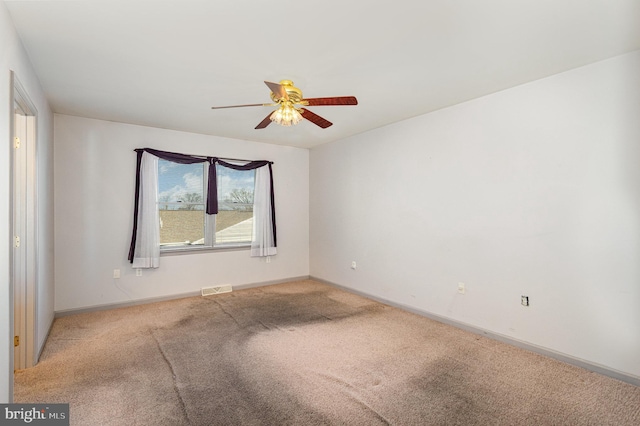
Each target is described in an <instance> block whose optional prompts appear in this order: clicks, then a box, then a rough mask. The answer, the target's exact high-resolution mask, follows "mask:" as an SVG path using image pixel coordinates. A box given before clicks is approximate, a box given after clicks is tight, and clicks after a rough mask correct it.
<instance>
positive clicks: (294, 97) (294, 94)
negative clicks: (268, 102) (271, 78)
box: [271, 80, 303, 104]
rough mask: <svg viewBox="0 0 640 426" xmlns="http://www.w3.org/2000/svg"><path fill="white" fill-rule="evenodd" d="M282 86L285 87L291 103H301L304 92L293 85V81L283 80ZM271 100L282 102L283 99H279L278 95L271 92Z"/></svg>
mask: <svg viewBox="0 0 640 426" xmlns="http://www.w3.org/2000/svg"><path fill="white" fill-rule="evenodd" d="M280 85H281V86H282V87H284V90H285V91H286V92H287V96H289V101H291V102H292V103H294V104H295V103H299V102H300V101H301V100H302V99H303V98H302V90H300V89H298V88H297V87H295V86H294V85H293V81H291V80H282V81H280ZM271 99H272V100H273V101H274V102H280V101H282V99H278V98H277V97H276V95H275V94H274V93H273V92H271Z"/></svg>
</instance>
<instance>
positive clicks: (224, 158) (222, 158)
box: [133, 148, 274, 164]
mask: <svg viewBox="0 0 640 426" xmlns="http://www.w3.org/2000/svg"><path fill="white" fill-rule="evenodd" d="M138 149H144V148H136V149H134V150H133V152H137V150H138ZM184 155H190V156H192V157H198V158H202V159H204V160H206V159H207V158H217V159H219V160H227V161H242V162H245V163H251V162H252V161H259V160H242V159H240V158H229V157H216V156H214V155H193V154H184ZM269 163H270V164H274V163H273V161H269Z"/></svg>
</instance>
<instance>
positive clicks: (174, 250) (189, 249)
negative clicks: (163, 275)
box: [160, 244, 251, 256]
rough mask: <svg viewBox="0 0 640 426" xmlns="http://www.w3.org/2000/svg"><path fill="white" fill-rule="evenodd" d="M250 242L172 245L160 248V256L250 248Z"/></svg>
mask: <svg viewBox="0 0 640 426" xmlns="http://www.w3.org/2000/svg"><path fill="white" fill-rule="evenodd" d="M250 249H251V244H228V245H219V246H215V247H202V246H201V247H194V246H174V247H170V248H168V247H167V248H161V249H160V256H179V255H183V254H193V253H202V252H215V251H238V250H250Z"/></svg>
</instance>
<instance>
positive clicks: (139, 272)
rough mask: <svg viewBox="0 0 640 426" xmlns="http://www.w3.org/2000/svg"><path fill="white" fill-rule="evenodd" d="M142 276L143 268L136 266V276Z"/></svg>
mask: <svg viewBox="0 0 640 426" xmlns="http://www.w3.org/2000/svg"><path fill="white" fill-rule="evenodd" d="M141 276H142V269H140V268H136V277H141Z"/></svg>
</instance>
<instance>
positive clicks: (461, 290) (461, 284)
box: [458, 283, 467, 294]
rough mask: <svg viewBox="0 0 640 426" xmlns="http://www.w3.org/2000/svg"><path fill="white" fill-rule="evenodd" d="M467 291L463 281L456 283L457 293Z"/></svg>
mask: <svg viewBox="0 0 640 426" xmlns="http://www.w3.org/2000/svg"><path fill="white" fill-rule="evenodd" d="M466 291H467V289H466V287H465V285H464V283H458V293H460V294H464V293H465V292H466Z"/></svg>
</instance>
